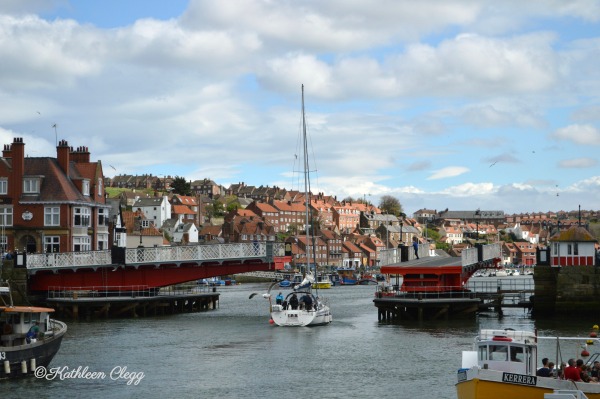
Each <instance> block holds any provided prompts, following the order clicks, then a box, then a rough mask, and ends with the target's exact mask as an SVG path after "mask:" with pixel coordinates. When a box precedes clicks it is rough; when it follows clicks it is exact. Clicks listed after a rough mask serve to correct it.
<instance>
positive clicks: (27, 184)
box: [23, 177, 40, 194]
mask: <svg viewBox="0 0 600 399" xmlns="http://www.w3.org/2000/svg"><path fill="white" fill-rule="evenodd" d="M39 192H40V179H39V178H37V177H24V178H23V194H38V193H39Z"/></svg>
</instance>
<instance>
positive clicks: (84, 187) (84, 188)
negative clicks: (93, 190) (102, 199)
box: [81, 180, 90, 196]
mask: <svg viewBox="0 0 600 399" xmlns="http://www.w3.org/2000/svg"><path fill="white" fill-rule="evenodd" d="M81 194H83V195H85V196H89V195H90V181H89V180H83V181H82V182H81Z"/></svg>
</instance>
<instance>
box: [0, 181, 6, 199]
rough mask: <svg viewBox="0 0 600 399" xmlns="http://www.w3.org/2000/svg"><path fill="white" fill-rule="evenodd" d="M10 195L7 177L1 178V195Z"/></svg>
mask: <svg viewBox="0 0 600 399" xmlns="http://www.w3.org/2000/svg"><path fill="white" fill-rule="evenodd" d="M6 194H8V179H7V178H6V177H2V178H0V195H6Z"/></svg>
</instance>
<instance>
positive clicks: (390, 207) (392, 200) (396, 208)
mask: <svg viewBox="0 0 600 399" xmlns="http://www.w3.org/2000/svg"><path fill="white" fill-rule="evenodd" d="M379 209H381V210H382V212H385V213H388V214H390V215H396V216H402V215H404V216H406V215H405V214H404V211H403V210H402V204H400V200H398V198H396V197H392V196H391V195H384V196H383V197H381V200H380V201H379Z"/></svg>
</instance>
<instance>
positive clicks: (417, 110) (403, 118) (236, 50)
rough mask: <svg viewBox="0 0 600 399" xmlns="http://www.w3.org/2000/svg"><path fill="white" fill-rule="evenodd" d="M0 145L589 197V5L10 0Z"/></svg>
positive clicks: (114, 167)
mask: <svg viewBox="0 0 600 399" xmlns="http://www.w3.org/2000/svg"><path fill="white" fill-rule="evenodd" d="M0 60H1V61H0V104H2V106H1V107H0V143H3V144H9V143H11V142H12V141H13V138H14V137H22V138H23V141H24V142H25V145H26V146H25V152H26V156H30V157H39V156H52V157H55V156H56V148H55V147H56V143H57V141H59V140H63V139H64V140H67V141H68V143H69V145H70V146H72V147H74V148H76V147H79V146H86V147H88V148H89V150H90V152H91V158H92V160H94V161H95V160H100V161H101V162H102V165H103V170H104V174H105V176H109V177H112V176H115V175H121V174H132V175H135V174H147V173H150V174H153V175H155V176H173V177H174V176H179V177H185V178H186V179H188V180H197V179H204V178H209V179H212V180H214V181H215V182H216V183H218V184H221V185H223V186H225V187H229V185H230V184H232V183H240V182H244V183H246V184H247V185H254V186H261V185H262V186H279V187H282V188H287V189H296V190H297V189H303V186H302V185H301V184H300V182H301V181H303V180H302V179H303V177H302V174H301V173H300V168H301V166H299V164H298V159H300V158H301V156H302V155H301V154H302V153H301V149H299V148H300V147H299V145H300V144H299V143H300V141H299V140H300V139H299V137H300V134H301V132H302V111H301V109H302V94H301V93H302V92H301V90H302V89H301V87H302V85H304V103H305V115H306V126H307V133H308V136H309V140H310V141H309V160H310V164H311V167H310V170H311V174H310V176H311V190H312V191H313V192H323V193H325V194H326V195H332V196H336V197H337V199H339V200H341V199H344V198H347V197H352V198H355V199H358V198H362V199H364V200H367V201H369V202H371V203H373V204H375V205H378V204H379V202H380V200H381V197H382V196H384V195H388V196H392V197H395V198H398V200H399V201H400V203H401V204H402V206H403V208H404V211H405V212H406V213H407V214H409V215H410V214H412V213H413V212H415V211H417V210H419V209H423V208H425V209H434V210H438V211H440V210H444V209H446V208H448V209H450V210H474V209H481V210H503V211H505V212H506V213H521V212H523V213H524V212H547V211H560V210H567V211H568V210H575V209H577V208H578V207H581V209H584V210H585V209H587V210H598V209H599V208H600V169H599V165H598V159H599V150H600V67H599V66H598V65H599V64H598V60H600V1H599V0H573V1H568V0H528V1H526V2H523V1H513V0H504V1H497V0H491V1H485V0H482V1H475V0H445V1H433V0H420V1H418V2H415V1H411V0H365V1H361V0H306V1H302V0H294V1H290V0H279V1H273V0H244V1H242V0H223V1H211V0H189V1H185V0H169V1H162V0H129V1H120V0H103V1H87V0H3V1H1V2H0Z"/></svg>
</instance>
